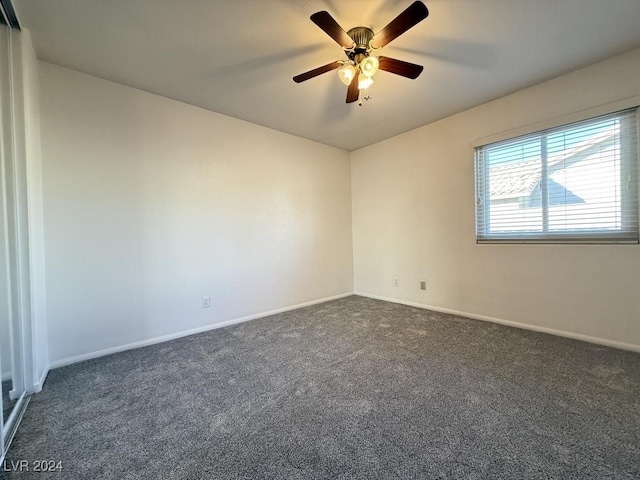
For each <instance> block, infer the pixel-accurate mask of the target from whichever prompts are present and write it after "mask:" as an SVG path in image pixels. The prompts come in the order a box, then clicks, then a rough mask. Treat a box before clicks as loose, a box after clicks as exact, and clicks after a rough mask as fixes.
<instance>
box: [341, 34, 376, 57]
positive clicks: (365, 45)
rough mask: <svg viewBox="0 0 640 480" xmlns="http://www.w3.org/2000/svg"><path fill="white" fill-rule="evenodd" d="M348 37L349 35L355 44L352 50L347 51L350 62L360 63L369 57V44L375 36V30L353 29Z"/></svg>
mask: <svg viewBox="0 0 640 480" xmlns="http://www.w3.org/2000/svg"><path fill="white" fill-rule="evenodd" d="M347 35H349V37H351V39H352V40H353V42H354V43H355V46H354V47H353V49H352V50H347V51H346V53H347V56H348V57H349V59H350V60H354V61H356V63H360V61H361V60H362V59H363V58H365V57H368V56H369V52H370V51H371V48H370V46H369V43H370V42H371V39H372V38H373V36H374V33H373V30H371V29H370V28H369V27H353V28H352V29H351V30H349V31H348V32H347Z"/></svg>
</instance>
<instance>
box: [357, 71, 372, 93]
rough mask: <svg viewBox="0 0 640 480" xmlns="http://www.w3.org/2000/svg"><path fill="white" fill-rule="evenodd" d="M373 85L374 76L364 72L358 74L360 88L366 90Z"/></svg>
mask: <svg viewBox="0 0 640 480" xmlns="http://www.w3.org/2000/svg"><path fill="white" fill-rule="evenodd" d="M371 85H373V78H371V77H368V76H366V75H365V74H364V73H361V74H360V75H358V90H364V89H365V88H369V87H370V86H371Z"/></svg>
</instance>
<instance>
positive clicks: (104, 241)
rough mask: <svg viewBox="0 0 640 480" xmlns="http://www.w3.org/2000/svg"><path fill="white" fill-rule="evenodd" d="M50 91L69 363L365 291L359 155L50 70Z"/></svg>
mask: <svg viewBox="0 0 640 480" xmlns="http://www.w3.org/2000/svg"><path fill="white" fill-rule="evenodd" d="M40 88H41V90H40V92H41V93H40V97H41V123H42V162H43V182H44V218H45V247H46V288H47V292H46V293H47V316H48V325H49V346H50V357H51V361H52V363H53V364H54V365H55V364H61V363H64V361H65V360H69V359H71V358H72V357H76V356H80V355H85V354H91V353H93V352H98V351H101V350H104V349H109V348H112V347H118V346H122V345H126V344H130V343H132V342H138V341H144V340H148V339H152V338H155V337H159V336H163V335H170V334H173V333H176V332H180V331H185V330H189V329H195V328H199V327H202V326H206V325H211V324H216V323H220V322H224V321H228V320H232V319H237V318H240V317H245V316H250V315H254V314H258V313H260V312H266V311H271V310H274V309H278V308H282V307H287V306H291V305H295V304H299V303H302V302H307V301H312V300H316V299H321V298H325V297H330V296H334V295H338V294H343V293H347V292H350V291H352V290H353V284H352V281H353V273H352V243H351V198H350V163H349V155H348V153H346V152H344V151H341V150H338V149H334V148H331V147H327V146H324V145H320V144H317V143H314V142H311V141H308V140H304V139H301V138H298V137H294V136H291V135H288V134H284V133H280V132H276V131H274V130H270V129H267V128H263V127H260V126H257V125H253V124H250V123H247V122H243V121H240V120H236V119H233V118H230V117H226V116H223V115H220V114H216V113H212V112H210V111H206V110H202V109H199V108H196V107H193V106H189V105H185V104H182V103H179V102H175V101H173V100H169V99H166V98H162V97H159V96H155V95H152V94H148V93H144V92H141V91H139V90H135V89H133V88H129V87H125V86H122V85H118V84H115V83H111V82H108V81H105V80H101V79H98V78H95V77H91V76H87V75H84V74H81V73H78V72H74V71H71V70H67V69H64V68H61V67H58V66H54V65H51V64H47V63H42V62H41V63H40ZM275 100H276V99H274V101H275ZM203 295H211V301H212V306H211V308H206V309H203V308H201V297H202V296H203Z"/></svg>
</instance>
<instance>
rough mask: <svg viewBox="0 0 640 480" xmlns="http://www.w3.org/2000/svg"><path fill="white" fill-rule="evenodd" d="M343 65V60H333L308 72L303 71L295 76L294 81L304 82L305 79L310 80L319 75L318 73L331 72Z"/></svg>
mask: <svg viewBox="0 0 640 480" xmlns="http://www.w3.org/2000/svg"><path fill="white" fill-rule="evenodd" d="M341 66H342V62H338V61H335V62H332V63H327V64H326V65H323V66H321V67H318V68H314V69H313V70H309V71H308V72H304V73H301V74H300V75H296V76H295V77H293V81H294V82H296V83H300V82H304V81H305V80H309V79H310V78H313V77H317V76H318V75H322V74H323V73H327V72H330V71H331V70H335V69H336V68H339V67H341Z"/></svg>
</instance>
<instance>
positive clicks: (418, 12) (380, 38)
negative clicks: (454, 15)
mask: <svg viewBox="0 0 640 480" xmlns="http://www.w3.org/2000/svg"><path fill="white" fill-rule="evenodd" d="M428 15H429V10H427V7H426V5H425V4H424V3H422V2H413V3H412V4H411V5H409V7H408V8H407V9H406V10H405V11H404V12H402V13H401V14H400V15H398V16H397V17H396V18H394V19H393V20H391V23H389V25H387V26H386V27H384V28H383V29H382V30H380V31H379V32H378V33H376V35H375V36H374V37H373V40H372V44H373V46H374V47H375V48H381V47H384V46H385V45H386V44H388V43H389V42H390V41H391V40H393V39H395V38H398V37H399V36H400V35H402V34H403V33H404V32H406V31H407V30H409V29H410V28H411V27H413V26H415V25H417V24H418V23H420V22H421V21H422V20H424V19H425V18H427V16H428Z"/></svg>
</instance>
